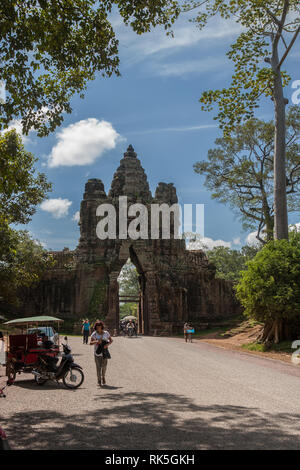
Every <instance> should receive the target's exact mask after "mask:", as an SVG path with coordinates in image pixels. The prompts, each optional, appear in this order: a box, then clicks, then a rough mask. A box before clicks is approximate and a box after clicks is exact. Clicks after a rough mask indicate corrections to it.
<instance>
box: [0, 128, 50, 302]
mask: <svg viewBox="0 0 300 470" xmlns="http://www.w3.org/2000/svg"><path fill="white" fill-rule="evenodd" d="M35 162H36V159H35V158H34V156H33V155H32V154H31V153H30V152H27V151H26V150H25V148H24V145H23V143H22V139H21V137H20V136H19V135H18V134H17V133H16V132H15V131H14V130H12V131H9V132H5V133H4V134H2V135H0V297H1V301H2V302H5V304H6V305H7V304H13V305H15V304H17V303H18V291H19V289H20V287H22V286H29V285H32V284H33V283H35V282H37V280H38V279H39V278H40V277H41V275H42V273H43V272H44V271H45V270H46V269H48V268H49V267H50V266H52V263H53V260H52V257H51V256H50V255H49V254H48V253H47V252H46V251H45V250H44V249H43V247H42V246H41V245H40V244H39V243H38V242H37V241H35V240H32V239H31V238H30V236H29V234H28V232H25V231H17V230H15V229H13V228H12V227H11V225H12V224H26V223H28V222H29V221H30V219H31V217H32V215H33V214H34V212H35V211H36V206H37V205H38V204H40V203H41V202H42V201H43V200H44V199H45V197H46V194H47V192H48V191H49V190H50V189H51V184H50V183H48V182H47V179H46V176H45V175H44V174H43V173H37V172H36V170H35V166H34V165H35Z"/></svg>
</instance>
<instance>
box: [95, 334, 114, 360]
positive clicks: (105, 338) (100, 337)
mask: <svg viewBox="0 0 300 470" xmlns="http://www.w3.org/2000/svg"><path fill="white" fill-rule="evenodd" d="M109 338H110V334H109V332H108V331H103V333H102V334H101V335H99V333H98V332H97V331H94V333H92V334H91V340H97V341H99V340H100V339H101V340H104V341H108V340H109ZM98 346H99V345H98V344H97V343H96V344H94V354H95V356H96V351H97V348H98Z"/></svg>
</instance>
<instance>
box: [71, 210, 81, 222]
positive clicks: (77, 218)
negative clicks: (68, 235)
mask: <svg viewBox="0 0 300 470" xmlns="http://www.w3.org/2000/svg"><path fill="white" fill-rule="evenodd" d="M72 220H74V222H79V220H80V212H79V211H77V212H75V214H74V215H73V217H72Z"/></svg>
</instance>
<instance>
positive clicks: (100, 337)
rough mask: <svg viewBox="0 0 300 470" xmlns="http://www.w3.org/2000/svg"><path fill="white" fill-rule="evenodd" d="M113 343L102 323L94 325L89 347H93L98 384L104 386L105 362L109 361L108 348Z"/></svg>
mask: <svg viewBox="0 0 300 470" xmlns="http://www.w3.org/2000/svg"><path fill="white" fill-rule="evenodd" d="M112 342H113V340H112V337H111V336H110V334H109V332H108V331H106V330H104V323H103V322H102V321H99V322H96V323H95V331H94V332H93V333H92V335H91V342H90V344H91V345H94V356H95V363H96V370H97V378H98V384H99V385H100V387H101V385H105V384H106V380H105V375H106V369H107V361H108V359H110V353H109V350H108V346H110V345H111V343H112Z"/></svg>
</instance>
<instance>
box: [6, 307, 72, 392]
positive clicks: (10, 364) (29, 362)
mask: <svg viewBox="0 0 300 470" xmlns="http://www.w3.org/2000/svg"><path fill="white" fill-rule="evenodd" d="M61 322H63V320H61V319H60V318H56V317H49V316H44V315H42V316H38V317H29V318H18V319H15V320H10V321H7V322H5V323H4V324H5V325H10V326H15V327H17V328H20V329H21V334H10V335H8V341H7V356H6V375H7V383H8V384H9V385H12V384H13V383H14V381H15V378H16V374H17V373H19V374H21V373H32V371H33V370H34V368H35V366H36V364H37V362H38V359H39V356H40V355H41V354H46V353H47V355H48V356H51V357H56V356H57V355H58V354H59V344H53V346H52V347H51V349H48V348H46V347H45V346H44V344H45V343H44V341H43V340H44V338H43V335H44V333H39V331H41V332H42V331H43V329H41V330H39V326H40V327H45V326H47V325H51V324H53V323H57V324H58V325H59V324H60V323H61ZM24 329H25V333H23V330H24ZM44 336H45V335H44ZM58 343H59V342H58Z"/></svg>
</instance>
